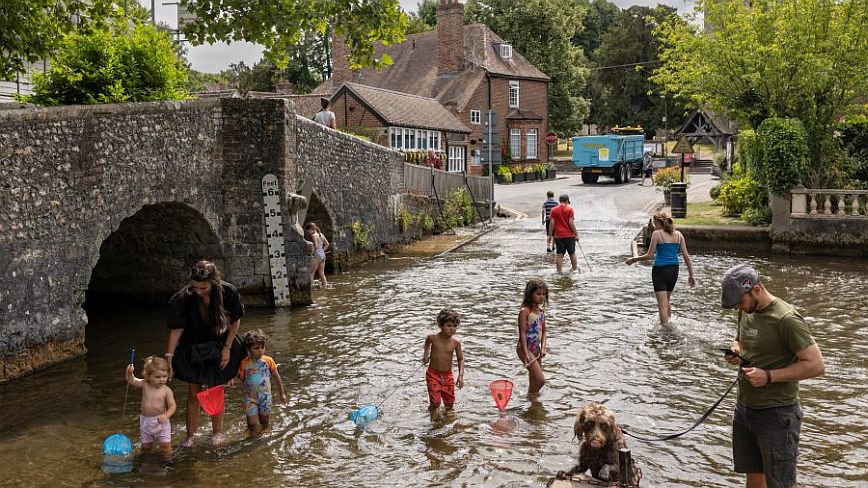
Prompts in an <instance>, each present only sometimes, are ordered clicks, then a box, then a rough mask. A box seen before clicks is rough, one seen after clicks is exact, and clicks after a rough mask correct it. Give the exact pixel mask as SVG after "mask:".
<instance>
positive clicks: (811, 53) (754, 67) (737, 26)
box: [653, 0, 868, 185]
mask: <svg viewBox="0 0 868 488" xmlns="http://www.w3.org/2000/svg"><path fill="white" fill-rule="evenodd" d="M751 5H752V6H751V7H746V6H745V3H744V2H743V1H742V0H714V1H702V0H700V1H699V2H697V9H698V10H701V11H704V13H705V21H706V23H707V25H709V26H710V30H709V31H708V32H697V31H696V30H694V29H691V28H690V27H689V26H686V25H679V24H676V23H667V24H664V25H663V26H662V27H661V29H660V34H661V36H662V38H663V41H664V45H665V47H664V49H663V51H662V52H661V55H660V58H661V60H662V61H663V63H664V64H663V65H662V66H661V67H660V68H659V69H658V70H657V71H655V75H654V77H653V80H654V81H655V82H657V83H660V84H662V85H663V86H664V87H665V88H666V90H667V91H669V92H671V93H674V94H676V95H678V96H681V97H684V98H688V99H690V100H693V101H695V102H696V103H699V104H706V105H709V106H710V107H711V108H713V109H716V110H720V111H723V112H725V113H728V114H729V115H730V116H734V117H735V118H737V119H738V120H740V121H741V123H742V124H745V125H747V126H748V127H753V128H757V127H758V126H759V124H760V122H761V121H762V120H764V119H766V118H768V117H770V116H776V117H793V118H797V119H799V120H801V122H802V123H803V124H804V127H805V129H806V131H807V135H808V141H810V142H809V147H810V151H811V164H812V165H819V166H814V168H813V177H811V178H809V179H812V180H813V183H814V184H817V185H820V184H824V183H825V182H824V181H823V180H824V178H823V173H825V172H826V171H825V169H824V168H823V167H824V166H825V165H832V164H834V161H835V160H837V159H838V158H836V157H835V154H836V151H837V148H836V142H835V141H834V140H833V139H832V137H831V133H832V128H833V124H834V122H835V120H836V118H837V117H839V116H841V115H845V114H847V113H848V112H849V111H850V110H851V108H852V107H853V104H854V102H855V100H857V98H858V97H860V96H861V97H864V96H865V94H866V93H868V70H866V69H865V60H866V59H868V36H866V35H865V32H866V30H868V29H866V27H868V23H866V22H868V2H866V0H836V1H831V0H799V1H798V2H791V1H788V2H781V1H779V0H754V1H753V2H751Z"/></svg>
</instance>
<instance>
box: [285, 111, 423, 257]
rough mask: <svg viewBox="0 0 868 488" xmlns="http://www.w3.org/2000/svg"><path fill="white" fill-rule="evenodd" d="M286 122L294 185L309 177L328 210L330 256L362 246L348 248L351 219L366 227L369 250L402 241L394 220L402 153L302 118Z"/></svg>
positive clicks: (400, 191)
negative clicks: (291, 129)
mask: <svg viewBox="0 0 868 488" xmlns="http://www.w3.org/2000/svg"><path fill="white" fill-rule="evenodd" d="M290 123H293V124H294V125H295V131H296V146H295V151H294V153H295V154H294V157H295V158H296V159H297V162H298V170H299V185H300V184H301V181H304V180H307V179H309V180H312V181H313V192H314V193H315V194H316V195H317V197H318V199H319V200H320V201H321V202H322V203H323V205H324V206H325V207H326V208H327V209H329V218H330V219H331V221H332V226H333V229H334V234H333V235H332V236H331V244H332V248H333V249H334V251H335V259H336V260H338V261H344V259H343V258H345V257H346V255H347V254H355V253H356V252H358V251H362V250H356V249H354V248H353V235H352V225H353V222H356V221H358V222H361V223H363V224H365V225H367V226H370V228H371V234H370V241H371V246H370V248H369V249H368V250H369V251H370V250H375V249H376V248H377V247H379V246H381V245H389V244H393V243H396V242H401V241H404V240H406V238H405V237H404V236H402V235H401V234H400V232H399V231H398V226H397V222H396V221H395V214H396V211H397V208H398V202H399V199H400V198H401V195H402V194H403V193H404V158H403V155H402V154H401V153H400V152H398V151H393V150H391V149H388V148H385V147H383V146H380V145H377V144H374V143H371V142H368V141H365V140H362V139H359V138H357V137H353V136H351V135H348V134H344V133H341V132H339V131H336V130H333V129H329V128H327V127H324V126H322V125H320V124H317V123H316V122H313V121H311V120H309V119H306V118H304V117H300V116H296V117H295V118H294V119H290ZM319 225H320V227H323V223H322V222H320V223H319Z"/></svg>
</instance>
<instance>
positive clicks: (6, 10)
mask: <svg viewBox="0 0 868 488" xmlns="http://www.w3.org/2000/svg"><path fill="white" fill-rule="evenodd" d="M111 13H112V2H111V1H109V0H88V1H84V0H70V1H63V2H59V1H57V0H3V1H2V2H0V79H8V78H11V77H13V76H14V75H15V74H16V73H21V72H23V71H24V63H25V62H31V63H33V62H36V61H38V60H40V59H47V58H49V57H50V56H51V54H52V53H53V52H54V50H55V49H57V47H58V46H60V45H61V43H62V42H63V38H64V35H65V34H67V33H69V32H72V31H73V30H79V31H82V30H86V29H90V28H96V27H99V26H100V25H102V24H103V23H104V22H105V21H106V20H107V19H108V18H109V17H110V16H111Z"/></svg>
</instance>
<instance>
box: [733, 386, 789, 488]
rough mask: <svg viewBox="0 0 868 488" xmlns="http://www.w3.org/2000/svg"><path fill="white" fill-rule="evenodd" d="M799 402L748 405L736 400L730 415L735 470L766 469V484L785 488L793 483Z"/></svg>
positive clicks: (753, 470)
mask: <svg viewBox="0 0 868 488" xmlns="http://www.w3.org/2000/svg"><path fill="white" fill-rule="evenodd" d="M801 428H802V409H801V408H800V407H799V405H798V404H797V405H790V406H786V407H772V408H749V407H745V406H744V405H742V404H740V403H736V404H735V413H734V414H733V416H732V461H733V465H734V468H735V472H736V473H765V475H766V484H767V485H768V487H769V488H788V487H790V486H793V485H794V484H795V483H796V459H797V458H798V456H799V431H800V430H801Z"/></svg>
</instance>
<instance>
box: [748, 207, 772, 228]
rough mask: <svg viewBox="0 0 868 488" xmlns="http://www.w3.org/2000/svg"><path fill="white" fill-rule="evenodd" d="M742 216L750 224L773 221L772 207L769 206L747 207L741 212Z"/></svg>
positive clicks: (766, 223)
mask: <svg viewBox="0 0 868 488" xmlns="http://www.w3.org/2000/svg"><path fill="white" fill-rule="evenodd" d="M741 218H742V220H744V221H745V222H747V223H748V224H750V225H768V224H769V223H770V222H771V221H772V209H771V208H769V207H760V208H747V209H745V211H744V212H743V213H742V214H741Z"/></svg>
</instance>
